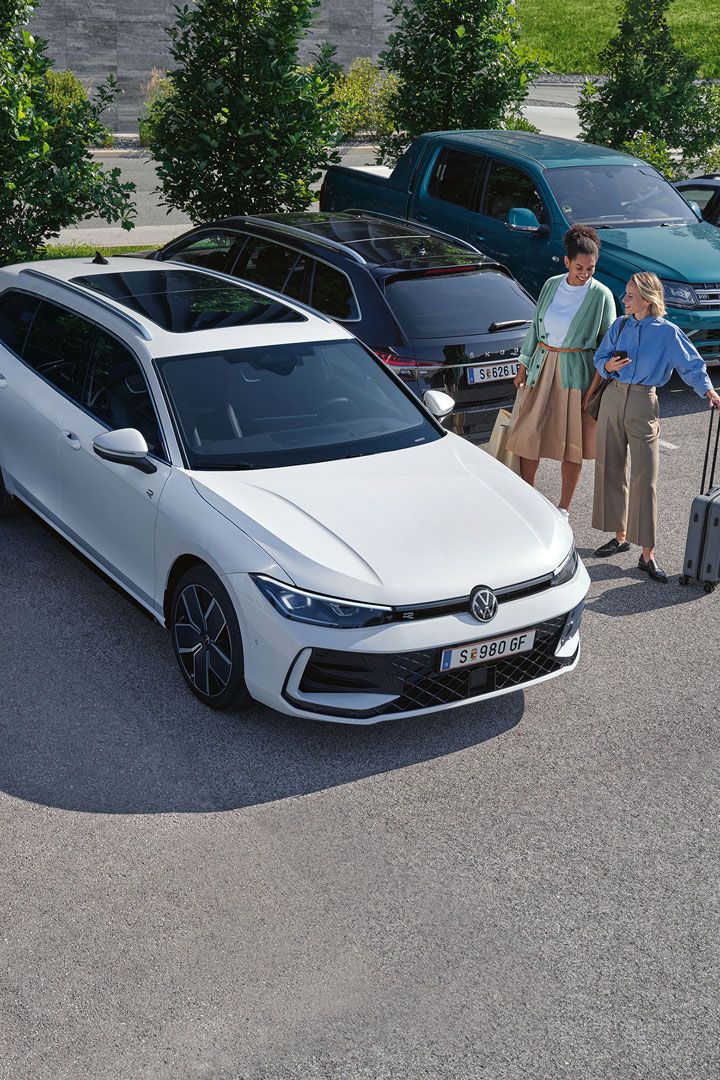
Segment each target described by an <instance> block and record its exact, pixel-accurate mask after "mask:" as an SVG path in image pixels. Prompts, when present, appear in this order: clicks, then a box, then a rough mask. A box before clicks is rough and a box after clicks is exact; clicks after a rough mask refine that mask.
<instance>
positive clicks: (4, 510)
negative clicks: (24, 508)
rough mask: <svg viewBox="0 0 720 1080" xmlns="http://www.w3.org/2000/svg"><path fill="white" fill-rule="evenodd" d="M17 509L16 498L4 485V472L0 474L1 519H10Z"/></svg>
mask: <svg viewBox="0 0 720 1080" xmlns="http://www.w3.org/2000/svg"><path fill="white" fill-rule="evenodd" d="M14 509H15V498H14V496H12V495H11V494H10V493H9V492H8V490H7V488H6V487H5V485H4V483H3V478H2V472H0V518H4V517H8V516H9V515H10V514H12V512H13V510H14Z"/></svg>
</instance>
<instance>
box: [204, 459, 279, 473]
mask: <svg viewBox="0 0 720 1080" xmlns="http://www.w3.org/2000/svg"><path fill="white" fill-rule="evenodd" d="M197 468H198V469H204V470H205V471H207V472H244V471H245V470H248V469H249V470H253V469H264V468H266V466H265V465H253V464H252V463H251V462H250V461H213V462H204V463H203V464H202V465H198V466H197Z"/></svg>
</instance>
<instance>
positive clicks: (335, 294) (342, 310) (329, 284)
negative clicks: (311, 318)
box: [310, 262, 360, 321]
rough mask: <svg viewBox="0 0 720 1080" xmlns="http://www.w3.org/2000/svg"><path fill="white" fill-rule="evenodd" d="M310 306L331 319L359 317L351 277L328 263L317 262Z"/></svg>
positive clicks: (344, 319)
mask: <svg viewBox="0 0 720 1080" xmlns="http://www.w3.org/2000/svg"><path fill="white" fill-rule="evenodd" d="M310 306H311V307H314V308H316V309H317V310H318V311H322V313H323V315H329V316H330V318H331V319H341V320H343V321H346V320H348V319H359V318H360V312H359V310H358V306H357V301H356V299H355V293H354V292H353V287H352V285H351V284H350V280H349V278H347V277H346V276H345V274H343V273H342V272H341V271H340V270H335V269H333V267H332V266H328V265H327V263H321V262H318V263H316V264H315V275H314V277H313V284H312V295H311V299H310Z"/></svg>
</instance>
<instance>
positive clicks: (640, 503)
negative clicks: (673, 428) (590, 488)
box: [592, 379, 660, 548]
mask: <svg viewBox="0 0 720 1080" xmlns="http://www.w3.org/2000/svg"><path fill="white" fill-rule="evenodd" d="M658 416H659V413H658V400H657V394H656V392H655V387H654V386H639V385H635V386H633V385H630V384H628V383H620V382H618V381H617V379H613V381H612V382H611V383H610V385H609V386H608V387H607V389H606V390H605V393H604V394H603V396H602V401H601V402H600V415H599V416H598V426H597V448H596V452H595V495H594V498H593V518H592V523H593V527H594V528H595V529H601V530H602V531H603V532H613V533H615V532H626V533H627V538H628V540H629V541H630V543H631V544H638V545H639V546H640V547H649V548H654V547H655V534H656V529H657V499H656V487H657V478H658V468H659V464H660V453H659V447H658V439H659V435H660V424H659V420H658ZM628 447H629V448H630V488H629V491H628V481H627V453H628Z"/></svg>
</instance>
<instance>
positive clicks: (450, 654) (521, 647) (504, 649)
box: [440, 630, 535, 671]
mask: <svg viewBox="0 0 720 1080" xmlns="http://www.w3.org/2000/svg"><path fill="white" fill-rule="evenodd" d="M534 644H535V631H534V630H523V631H522V633H518V634H505V636H504V637H495V638H485V640H484V641H473V642H470V644H469V645H458V646H457V648H455V649H443V651H442V654H441V656H440V670H441V671H451V670H452V669H453V668H459V667H472V666H473V664H491V663H492V662H493V661H494V660H502V659H503V657H506V656H517V655H518V654H519V653H524V652H530V650H531V649H532V647H533V645H534Z"/></svg>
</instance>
